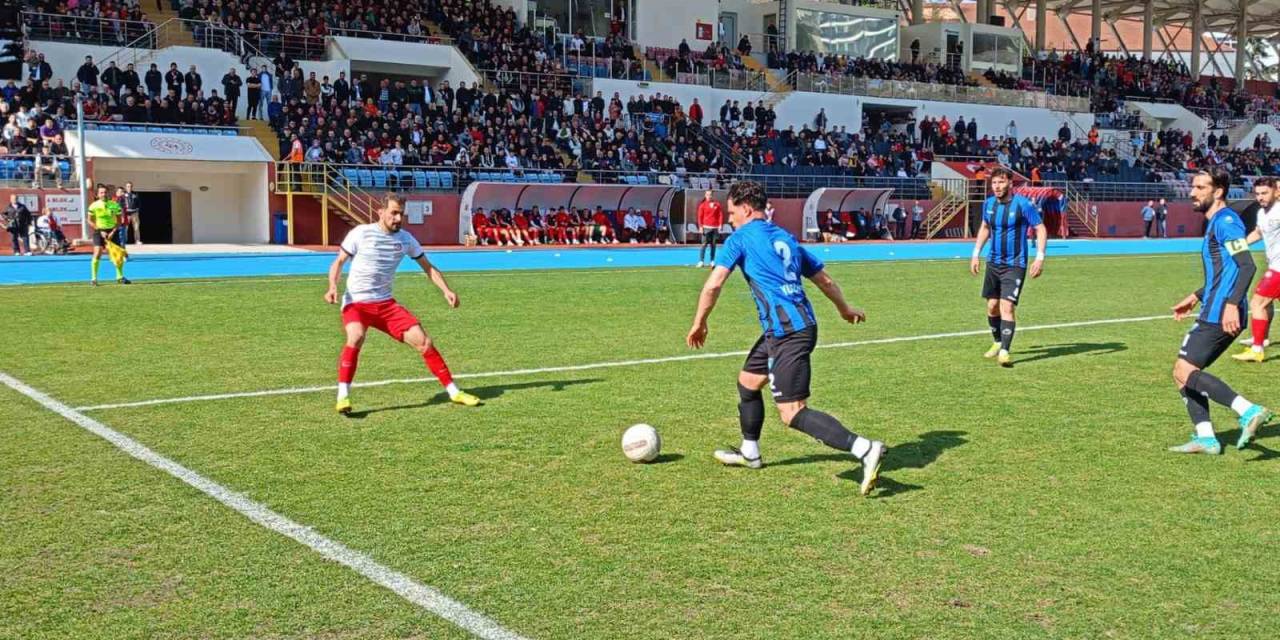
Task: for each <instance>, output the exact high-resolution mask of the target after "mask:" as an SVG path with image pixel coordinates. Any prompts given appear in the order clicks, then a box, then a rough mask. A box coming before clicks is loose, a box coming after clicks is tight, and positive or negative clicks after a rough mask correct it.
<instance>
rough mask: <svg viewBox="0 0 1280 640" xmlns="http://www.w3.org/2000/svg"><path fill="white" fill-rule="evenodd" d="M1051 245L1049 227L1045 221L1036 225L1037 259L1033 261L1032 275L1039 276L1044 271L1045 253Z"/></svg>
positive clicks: (1033, 276)
mask: <svg viewBox="0 0 1280 640" xmlns="http://www.w3.org/2000/svg"><path fill="white" fill-rule="evenodd" d="M1048 247H1049V228H1048V227H1046V226H1045V225H1044V224H1043V223H1041V224H1038V225H1036V259H1035V261H1034V262H1032V263H1031V277H1032V278H1039V277H1040V274H1041V273H1043V272H1044V255H1045V251H1046V250H1047V249H1048Z"/></svg>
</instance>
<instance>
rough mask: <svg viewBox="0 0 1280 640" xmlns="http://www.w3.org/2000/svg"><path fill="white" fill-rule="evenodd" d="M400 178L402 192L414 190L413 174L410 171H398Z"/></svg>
mask: <svg viewBox="0 0 1280 640" xmlns="http://www.w3.org/2000/svg"><path fill="white" fill-rule="evenodd" d="M398 175H399V177H400V183H399V185H400V190H401V191H403V190H405V189H412V188H413V187H414V182H413V172H412V171H409V170H408V169H400V170H399V171H398Z"/></svg>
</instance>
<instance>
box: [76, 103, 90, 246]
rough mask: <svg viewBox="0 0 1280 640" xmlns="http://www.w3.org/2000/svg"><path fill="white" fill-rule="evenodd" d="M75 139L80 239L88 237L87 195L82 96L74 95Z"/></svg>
mask: <svg viewBox="0 0 1280 640" xmlns="http://www.w3.org/2000/svg"><path fill="white" fill-rule="evenodd" d="M76 139H77V141H78V143H77V145H76V146H78V147H79V148H80V149H79V151H77V152H76V174H78V175H79V176H80V179H79V180H77V182H79V183H80V239H82V240H83V239H85V238H88V237H89V209H88V205H89V193H88V185H87V184H86V182H85V181H86V180H88V178H87V177H86V176H85V164H86V163H85V160H84V146H85V145H84V96H82V95H80V94H76Z"/></svg>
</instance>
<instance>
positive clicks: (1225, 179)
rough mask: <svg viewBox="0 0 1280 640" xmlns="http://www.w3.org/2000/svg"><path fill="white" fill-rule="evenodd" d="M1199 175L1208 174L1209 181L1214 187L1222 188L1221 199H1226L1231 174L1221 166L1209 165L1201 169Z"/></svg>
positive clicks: (1229, 188) (1229, 187)
mask: <svg viewBox="0 0 1280 640" xmlns="http://www.w3.org/2000/svg"><path fill="white" fill-rule="evenodd" d="M1200 175H1203V176H1209V182H1210V183H1211V184H1212V185H1213V188H1214V189H1222V199H1223V200H1226V199H1227V192H1229V191H1230V190H1231V174H1230V173H1227V170H1226V169H1223V168H1222V167H1209V168H1208V169H1202V170H1201V171H1200Z"/></svg>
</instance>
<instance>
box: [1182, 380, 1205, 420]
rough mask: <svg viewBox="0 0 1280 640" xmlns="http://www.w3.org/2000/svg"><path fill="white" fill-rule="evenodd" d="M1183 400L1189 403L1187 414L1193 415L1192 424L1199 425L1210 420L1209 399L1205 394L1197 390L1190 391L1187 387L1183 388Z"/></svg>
mask: <svg viewBox="0 0 1280 640" xmlns="http://www.w3.org/2000/svg"><path fill="white" fill-rule="evenodd" d="M1182 401H1183V402H1184V403H1186V405H1187V415H1189V416H1191V426H1193V427H1194V426H1195V425H1198V424H1200V423H1203V422H1210V420H1209V399H1208V398H1206V397H1204V395H1203V394H1200V393H1197V392H1195V391H1188V390H1187V389H1186V387H1183V389H1182Z"/></svg>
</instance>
